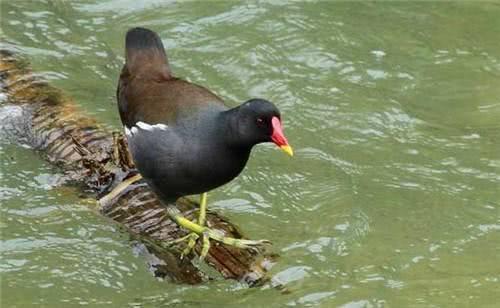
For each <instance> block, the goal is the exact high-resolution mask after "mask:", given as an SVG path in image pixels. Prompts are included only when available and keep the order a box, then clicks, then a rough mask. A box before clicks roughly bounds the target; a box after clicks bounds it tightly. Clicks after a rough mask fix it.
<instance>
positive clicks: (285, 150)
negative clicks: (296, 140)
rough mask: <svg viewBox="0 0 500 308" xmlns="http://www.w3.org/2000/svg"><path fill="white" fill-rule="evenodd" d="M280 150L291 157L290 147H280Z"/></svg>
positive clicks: (291, 150)
mask: <svg viewBox="0 0 500 308" xmlns="http://www.w3.org/2000/svg"><path fill="white" fill-rule="evenodd" d="M280 149H281V150H282V151H283V152H285V153H286V154H288V155H290V156H293V149H292V147H291V146H289V145H282V146H280Z"/></svg>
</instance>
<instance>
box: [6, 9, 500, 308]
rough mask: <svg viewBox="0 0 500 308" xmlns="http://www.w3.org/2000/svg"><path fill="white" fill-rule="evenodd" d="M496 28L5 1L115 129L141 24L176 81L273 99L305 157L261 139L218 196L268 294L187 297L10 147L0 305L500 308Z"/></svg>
mask: <svg viewBox="0 0 500 308" xmlns="http://www.w3.org/2000/svg"><path fill="white" fill-rule="evenodd" d="M138 3H140V4H138ZM499 16H500V5H499V4H498V3H494V2H490V3H488V2H482V3H481V2H479V3H473V2H456V3H453V2H449V3H432V2H413V3H411V2H408V3H403V2H381V3H376V2H366V3H365V2H342V3H337V2H327V1H324V2H293V3H292V2H284V1H269V2H261V3H259V4H255V3H254V2H249V3H237V2H229V1H227V2H208V1H207V2H182V1H159V0H158V1H148V2H143V1H136V0H126V1H117V0H107V1H97V0H96V1H71V2H70V1H6V0H3V1H2V5H1V36H0V37H1V46H2V47H7V48H9V49H11V50H14V51H17V52H19V53H21V54H24V55H26V56H27V58H28V59H29V60H30V61H31V62H32V64H33V67H34V69H35V70H36V71H37V72H39V73H41V74H43V75H45V76H46V78H48V79H50V80H51V82H52V83H53V84H54V85H56V86H57V87H60V88H62V89H63V90H64V91H65V92H67V93H69V94H70V95H72V96H73V97H74V98H75V99H76V100H77V102H78V104H79V105H81V106H82V108H83V109H84V110H85V111H86V112H88V113H89V114H91V115H92V116H94V117H96V118H98V119H99V120H100V121H102V122H104V123H107V124H108V125H110V126H112V127H115V128H119V119H118V114H117V110H116V108H115V101H114V92H115V84H116V78H117V75H118V72H119V69H120V67H121V65H122V62H123V37H124V33H125V31H126V30H127V29H128V28H130V27H132V26H137V25H142V26H147V27H151V28H152V29H154V30H156V31H158V32H159V33H160V35H161V37H162V38H163V42H164V44H165V45H166V47H167V49H168V54H169V56H170V62H171V64H172V66H173V69H174V72H176V73H177V75H179V76H185V77H189V79H190V80H192V81H194V82H197V83H200V84H203V85H205V86H207V87H209V88H210V89H212V90H213V91H215V92H216V93H218V94H220V95H221V96H223V97H225V98H226V99H227V101H228V102H230V103H231V104H233V105H235V104H237V103H239V102H242V101H244V100H246V99H248V98H250V97H256V96H257V97H264V98H268V99H270V100H272V101H274V102H275V103H276V104H277V105H278V106H279V107H280V109H281V110H282V113H283V114H284V121H285V126H286V127H285V132H286V134H287V136H288V138H289V140H290V142H291V143H292V145H294V148H295V151H296V156H295V157H294V158H293V159H290V158H288V157H286V156H285V155H283V154H282V153H281V152H279V151H277V150H275V148H274V147H272V146H259V147H257V148H256V149H255V151H254V152H253V154H252V158H251V161H250V162H249V164H248V166H247V168H246V169H245V171H244V173H243V174H242V175H241V176H240V177H239V178H238V179H236V180H235V181H233V182H232V183H230V184H228V185H226V186H224V187H222V188H220V189H218V190H216V191H214V192H212V193H211V194H210V199H209V202H210V205H209V207H210V208H211V209H214V210H217V211H220V212H222V213H223V214H224V215H226V216H228V217H230V218H231V219H232V220H233V221H235V222H236V223H237V224H239V225H240V226H241V227H242V229H243V230H244V232H245V233H246V234H247V235H248V236H250V237H252V238H255V239H258V238H267V239H270V240H271V241H272V242H273V243H274V245H273V251H274V252H276V253H279V254H280V255H281V257H280V259H279V262H278V263H277V265H276V266H275V267H274V268H273V269H272V273H271V274H272V276H273V280H272V283H270V284H268V285H267V286H266V287H263V288H253V289H248V288H246V287H245V286H244V285H241V284H239V283H237V282H234V281H212V282H209V283H206V284H203V285H200V286H186V285H175V284H170V283H167V282H164V281H161V280H157V279H156V278H154V277H153V276H152V275H151V273H150V272H149V271H148V268H147V265H146V263H145V262H144V259H143V258H142V257H141V256H137V254H136V253H135V252H134V250H133V249H132V248H131V247H132V244H131V241H130V239H129V237H128V235H127V234H125V233H123V232H122V231H120V229H119V228H118V227H117V226H116V225H114V224H113V223H110V222H109V221H108V220H107V219H105V218H102V217H100V216H99V215H98V214H96V213H95V212H94V210H93V209H92V206H89V204H88V202H86V201H85V200H82V199H79V198H78V196H77V195H76V194H75V192H74V191H73V190H72V189H68V188H66V187H64V186H60V185H57V180H58V178H59V176H60V175H58V171H57V170H55V169H53V168H52V167H51V166H49V165H48V164H47V163H45V162H44V161H43V160H41V159H40V158H39V156H38V154H36V153H34V152H33V151H32V150H30V149H26V148H23V147H19V146H17V145H15V144H11V143H9V142H7V141H5V140H3V141H1V142H0V155H1V162H0V166H1V169H0V202H1V207H0V211H1V223H0V227H1V240H2V242H1V251H2V261H1V263H0V272H1V306H2V307H29V306H46V307H69V306H74V305H75V306H76V305H79V304H81V305H85V304H88V305H90V306H99V305H102V306H106V305H107V306H112V307H128V306H134V307H135V306H145V307H158V306H162V305H165V306H167V305H175V306H182V307H191V306H194V307H219V306H221V305H232V306H236V305H238V306H240V307H250V306H252V307H261V306H268V307H278V306H299V307H300V306H309V305H310V306H316V305H318V306H321V307H339V306H340V307H350V308H353V307H498V305H500V36H499V33H500V17H499ZM276 284H284V285H285V288H286V289H287V292H283V291H281V290H280V289H276V288H273V287H272V286H273V285H276Z"/></svg>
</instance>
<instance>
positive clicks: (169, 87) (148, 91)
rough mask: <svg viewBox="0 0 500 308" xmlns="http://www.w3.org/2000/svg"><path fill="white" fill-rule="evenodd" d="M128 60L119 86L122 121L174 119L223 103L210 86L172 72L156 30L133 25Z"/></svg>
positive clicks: (152, 121)
mask: <svg viewBox="0 0 500 308" xmlns="http://www.w3.org/2000/svg"><path fill="white" fill-rule="evenodd" d="M125 50H126V52H125V54H126V63H125V65H124V67H123V69H122V72H121V74H120V80H119V83H118V89H117V99H118V107H119V111H120V117H121V120H122V122H123V124H124V125H125V126H127V127H129V128H130V127H132V126H134V125H135V124H136V123H137V122H138V121H142V122H145V123H149V124H158V123H163V124H170V123H175V122H176V121H177V120H178V119H179V118H180V117H183V116H186V115H190V114H193V113H196V111H197V110H199V109H204V108H205V107H206V106H210V105H214V104H215V105H219V106H224V103H223V101H222V99H220V98H219V97H218V96H217V95H215V94H214V93H212V92H210V91H209V90H208V89H206V88H204V87H202V86H199V85H196V84H193V83H190V82H188V81H185V80H182V79H179V78H176V77H174V76H173V75H172V72H171V69H170V65H169V63H168V59H167V56H166V53H165V49H164V47H163V44H162V42H161V40H160V38H159V37H158V35H157V34H156V33H154V32H153V31H150V30H147V29H143V28H134V29H131V30H130V31H128V32H127V36H126V43H125Z"/></svg>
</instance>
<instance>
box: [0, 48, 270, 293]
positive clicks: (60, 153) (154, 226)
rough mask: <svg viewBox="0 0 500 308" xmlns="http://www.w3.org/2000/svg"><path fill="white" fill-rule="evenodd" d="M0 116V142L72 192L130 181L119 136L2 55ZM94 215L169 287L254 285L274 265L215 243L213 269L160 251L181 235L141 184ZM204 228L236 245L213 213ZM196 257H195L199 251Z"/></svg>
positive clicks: (185, 206)
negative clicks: (25, 153)
mask: <svg viewBox="0 0 500 308" xmlns="http://www.w3.org/2000/svg"><path fill="white" fill-rule="evenodd" d="M5 108H11V110H9V111H8V112H7V114H8V116H6V117H5V116H4V118H2V119H0V121H1V122H2V123H1V125H0V138H12V139H14V140H15V141H16V142H21V143H24V144H27V145H29V146H30V147H32V148H34V149H35V150H37V151H39V152H40V153H41V155H42V156H43V157H44V158H46V159H47V160H48V161H50V162H51V163H53V164H55V165H57V166H59V167H60V168H61V169H62V170H63V171H64V172H65V178H66V179H67V181H68V182H70V183H72V184H78V187H80V188H81V189H82V190H83V191H85V192H86V193H89V194H91V195H92V196H93V197H94V198H96V199H99V198H101V197H103V196H106V195H107V194H108V193H109V192H111V191H113V189H114V188H115V187H116V186H117V185H119V184H120V183H122V182H123V181H124V180H125V179H127V178H129V177H130V176H133V175H135V174H136V170H135V169H134V165H133V162H132V160H131V158H130V154H129V152H128V149H127V145H126V141H125V139H124V138H123V136H122V135H121V133H116V132H111V130H110V129H108V128H106V127H105V126H103V125H101V124H99V123H97V122H96V121H95V120H93V119H91V118H89V117H87V116H85V115H84V114H83V113H82V112H81V111H80V110H79V108H78V107H77V105H76V104H75V103H74V102H73V101H72V100H71V99H70V98H69V97H67V96H66V95H64V94H63V93H61V91H59V90H57V89H55V88H53V87H52V86H50V85H49V84H48V83H47V82H45V81H44V80H42V79H41V78H40V77H37V76H35V75H34V74H33V72H32V71H31V70H30V68H29V65H28V64H27V62H26V61H23V60H21V59H19V58H18V57H17V56H15V55H13V54H11V53H10V52H6V51H0V110H2V109H4V111H5ZM3 114H5V112H3ZM107 199H108V198H107ZM176 207H177V208H178V209H179V210H180V211H181V213H182V215H183V216H185V217H187V218H190V219H194V217H196V215H197V211H198V204H197V203H195V202H193V201H190V200H189V199H186V198H181V199H179V200H178V201H177V203H176ZM99 213H100V214H102V215H104V216H106V217H109V218H111V219H112V220H114V221H115V222H116V223H117V224H118V225H120V226H123V228H124V229H125V230H126V231H128V232H129V233H130V234H131V235H132V237H133V238H134V239H135V240H137V241H139V242H140V243H142V244H143V245H144V246H145V247H146V248H147V251H148V254H149V257H148V258H146V259H147V260H148V262H149V263H150V267H151V268H152V270H153V272H154V273H155V275H157V276H161V277H165V278H167V279H168V280H169V281H174V282H180V283H190V284H195V283H200V282H203V281H206V280H207V279H210V278H216V277H214V275H213V274H209V273H208V272H210V273H213V272H218V273H220V274H221V275H222V277H224V278H227V279H237V280H239V281H244V282H246V283H248V284H249V285H257V284H260V283H262V282H264V280H266V275H265V274H266V272H267V271H268V269H269V268H270V267H271V266H272V265H273V263H274V260H273V259H274V257H273V256H271V255H267V254H265V253H263V252H262V251H254V250H245V249H236V248H233V247H229V246H226V245H224V244H219V243H217V242H213V241H212V246H211V248H210V251H209V253H208V256H207V258H206V263H207V264H208V265H209V267H211V268H213V269H209V270H206V269H207V268H208V267H207V266H200V264H197V263H196V262H195V261H194V260H196V258H194V256H193V255H190V256H187V257H185V258H184V259H182V260H181V258H180V254H181V251H182V249H183V247H182V246H181V247H171V246H170V247H169V246H168V245H166V244H167V243H169V242H170V241H172V240H175V239H178V238H180V237H182V236H184V235H186V231H185V230H183V229H181V228H179V227H178V226H177V225H176V223H175V222H173V221H172V220H171V219H170V218H169V216H168V214H167V212H166V210H165V208H164V207H163V206H161V204H160V202H159V200H158V199H157V197H156V195H155V194H154V193H153V192H152V191H151V190H150V189H149V187H148V186H147V185H146V184H145V183H144V182H142V181H138V182H136V183H134V184H132V185H129V186H128V187H127V188H126V189H125V190H124V191H122V192H121V193H120V194H118V195H116V196H114V197H113V198H111V199H110V200H107V201H106V202H103V203H101V204H100V206H99ZM207 225H208V226H209V227H210V228H215V229H219V230H222V231H224V233H225V234H226V236H230V237H235V238H241V237H242V234H241V233H240V232H239V231H238V229H237V228H236V226H235V225H233V224H232V223H230V222H229V221H228V220H227V219H226V218H224V217H222V216H220V215H218V214H216V213H213V212H209V213H207ZM195 251H196V253H199V251H200V247H199V245H197V246H196V248H195ZM214 269H215V271H214Z"/></svg>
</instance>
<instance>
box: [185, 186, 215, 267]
mask: <svg viewBox="0 0 500 308" xmlns="http://www.w3.org/2000/svg"><path fill="white" fill-rule="evenodd" d="M207 195H208V193H206V192H205V193H202V194H201V195H200V213H199V214H198V225H199V226H201V227H203V226H204V225H205V220H206V218H207ZM188 237H189V241H188V243H187V246H186V248H185V249H184V251H183V252H182V255H181V257H184V256H185V255H187V254H189V252H191V250H192V249H193V248H194V246H195V245H196V241H197V240H198V238H199V235H198V234H197V233H196V232H194V231H193V232H191V233H190V234H189V235H188ZM209 249H210V242H209V241H208V239H206V237H205V236H203V245H202V248H201V254H200V258H201V259H203V258H205V256H206V255H207V253H208V250H209Z"/></svg>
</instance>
